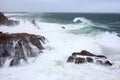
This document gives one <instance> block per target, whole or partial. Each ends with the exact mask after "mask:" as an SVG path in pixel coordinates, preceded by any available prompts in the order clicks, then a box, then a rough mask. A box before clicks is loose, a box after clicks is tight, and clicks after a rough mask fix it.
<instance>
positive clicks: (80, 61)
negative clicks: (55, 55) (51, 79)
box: [75, 57, 85, 64]
mask: <svg viewBox="0 0 120 80" xmlns="http://www.w3.org/2000/svg"><path fill="white" fill-rule="evenodd" d="M84 62H85V58H80V57H78V58H76V59H75V64H79V63H84Z"/></svg>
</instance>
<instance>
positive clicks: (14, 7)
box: [0, 0, 120, 13]
mask: <svg viewBox="0 0 120 80" xmlns="http://www.w3.org/2000/svg"><path fill="white" fill-rule="evenodd" d="M0 11H15V12H18V11H27V12H113V13H120V0H0Z"/></svg>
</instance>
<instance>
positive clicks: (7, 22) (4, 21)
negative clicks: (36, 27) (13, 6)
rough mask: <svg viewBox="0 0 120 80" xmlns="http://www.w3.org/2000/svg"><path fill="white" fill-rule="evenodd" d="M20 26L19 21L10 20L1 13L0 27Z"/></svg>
mask: <svg viewBox="0 0 120 80" xmlns="http://www.w3.org/2000/svg"><path fill="white" fill-rule="evenodd" d="M18 24H19V22H18V21H14V20H8V18H7V17H5V16H4V14H3V13H2V12H0V25H6V26H13V25H18Z"/></svg>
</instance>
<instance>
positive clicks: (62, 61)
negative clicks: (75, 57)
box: [0, 14, 120, 80]
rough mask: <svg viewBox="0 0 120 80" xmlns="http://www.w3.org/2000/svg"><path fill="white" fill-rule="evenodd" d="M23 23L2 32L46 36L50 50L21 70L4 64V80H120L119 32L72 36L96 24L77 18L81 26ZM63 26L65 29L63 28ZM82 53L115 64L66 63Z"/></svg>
mask: <svg viewBox="0 0 120 80" xmlns="http://www.w3.org/2000/svg"><path fill="white" fill-rule="evenodd" d="M10 15H11V14H10ZM13 19H16V18H13ZM17 20H18V19H17ZM19 21H20V24H19V25H18V26H13V27H7V26H1V27H0V31H2V32H4V33H30V34H36V35H43V36H45V37H46V39H47V43H46V44H43V45H44V46H45V48H46V49H45V50H44V51H43V54H41V55H40V56H38V57H36V58H33V59H30V61H29V62H30V63H27V64H26V63H23V64H21V65H20V66H17V67H8V66H6V65H4V67H3V68H0V80H120V45H119V43H120V38H119V36H117V33H115V32H112V33H110V32H108V31H105V32H100V31H97V32H98V33H96V34H97V35H96V34H94V32H93V33H92V35H91V34H85V33H86V32H84V34H72V33H71V32H74V31H75V30H79V29H83V30H84V29H85V30H86V28H85V27H87V29H88V25H94V26H95V24H93V23H92V21H90V20H87V19H86V18H83V17H77V18H75V19H73V22H79V21H80V22H81V23H77V24H57V23H46V22H40V21H37V20H36V24H37V26H34V25H33V24H31V22H30V21H29V20H23V19H19ZM62 26H64V27H65V29H62V28H61V27H62ZM73 26H76V27H73ZM101 27H103V28H105V26H101ZM90 31H91V30H90ZM88 32H89V30H88ZM81 50H87V51H89V52H91V53H94V54H98V55H99V54H102V55H105V56H107V57H108V59H109V60H110V61H112V62H113V63H114V65H113V66H111V67H109V66H101V65H96V64H93V63H83V64H74V63H67V62H66V61H67V59H68V57H69V56H70V55H71V54H72V53H73V52H80V51H81ZM6 64H7V62H6Z"/></svg>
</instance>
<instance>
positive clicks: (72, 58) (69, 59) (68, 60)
mask: <svg viewBox="0 0 120 80" xmlns="http://www.w3.org/2000/svg"><path fill="white" fill-rule="evenodd" d="M74 60H75V59H74V57H72V56H70V57H69V58H68V59H67V62H73V61H74Z"/></svg>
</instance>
